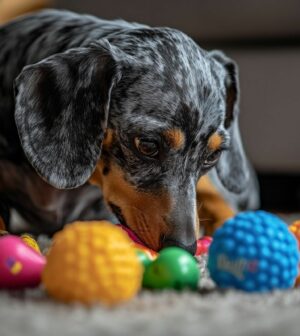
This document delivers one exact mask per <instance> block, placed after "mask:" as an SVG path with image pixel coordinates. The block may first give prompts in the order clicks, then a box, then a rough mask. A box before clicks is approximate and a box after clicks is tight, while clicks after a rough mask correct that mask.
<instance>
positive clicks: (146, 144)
mask: <svg viewBox="0 0 300 336" xmlns="http://www.w3.org/2000/svg"><path fill="white" fill-rule="evenodd" d="M134 144H135V146H136V148H137V150H138V151H139V152H140V153H141V154H143V155H145V156H150V157H155V156H157V155H158V152H159V146H158V143H157V142H156V141H153V140H148V139H143V138H135V139H134Z"/></svg>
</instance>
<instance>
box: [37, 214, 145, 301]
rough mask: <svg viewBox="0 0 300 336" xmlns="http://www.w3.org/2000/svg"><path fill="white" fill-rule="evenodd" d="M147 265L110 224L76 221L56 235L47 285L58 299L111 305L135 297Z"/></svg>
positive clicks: (45, 272)
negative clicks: (144, 266) (143, 264)
mask: <svg viewBox="0 0 300 336" xmlns="http://www.w3.org/2000/svg"><path fill="white" fill-rule="evenodd" d="M142 276H143V266H142V265H141V263H140V261H139V259H138V257H137V255H136V252H135V248H134V247H133V245H132V242H131V240H130V239H129V238H128V236H127V235H126V233H124V232H123V231H122V230H121V229H120V228H118V227H116V226H115V225H113V224H111V223H109V222H106V221H98V222H97V221H93V222H75V223H73V224H69V225H67V226H66V227H65V228H64V229H63V230H62V231H60V232H58V233H57V234H56V235H55V236H54V242H53V246H52V248H51V249H50V250H49V253H48V255H47V264H46V267H45V269H44V272H43V276H42V280H43V284H44V286H45V288H46V290H47V292H48V293H49V295H50V296H52V297H53V298H55V299H58V300H60V301H63V302H76V301H77V302H81V303H84V304H88V305H90V304H93V303H103V304H105V305H108V306H111V305H115V304H118V303H121V302H124V301H127V300H129V299H131V298H132V297H134V296H135V295H136V294H137V292H138V291H139V289H140V287H141V282H142Z"/></svg>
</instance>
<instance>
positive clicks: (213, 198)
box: [197, 175, 235, 235]
mask: <svg viewBox="0 0 300 336" xmlns="http://www.w3.org/2000/svg"><path fill="white" fill-rule="evenodd" d="M197 205H198V215H199V217H200V223H201V225H202V226H203V227H204V230H205V234H206V235H212V234H213V233H214V231H215V230H216V229H217V228H218V227H220V226H221V225H223V223H224V221H225V220H227V219H228V218H231V217H233V216H234V215H235V212H234V210H233V209H232V208H231V206H230V205H229V204H228V203H227V202H226V201H225V200H224V199H223V197H222V196H221V195H220V193H219V192H218V191H217V189H216V188H215V186H214V185H213V184H212V183H211V181H210V179H209V177H208V176H207V175H206V176H203V177H201V179H200V180H199V181H198V184H197Z"/></svg>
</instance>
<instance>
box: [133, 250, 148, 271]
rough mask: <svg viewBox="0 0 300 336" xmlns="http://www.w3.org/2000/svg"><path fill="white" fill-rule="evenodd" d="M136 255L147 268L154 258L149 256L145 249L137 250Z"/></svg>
mask: <svg viewBox="0 0 300 336" xmlns="http://www.w3.org/2000/svg"><path fill="white" fill-rule="evenodd" d="M136 255H137V256H138V259H139V261H140V263H141V264H143V266H144V268H146V267H147V266H149V265H150V264H151V263H152V260H151V259H150V258H149V257H148V255H147V254H146V253H145V252H144V251H141V250H136Z"/></svg>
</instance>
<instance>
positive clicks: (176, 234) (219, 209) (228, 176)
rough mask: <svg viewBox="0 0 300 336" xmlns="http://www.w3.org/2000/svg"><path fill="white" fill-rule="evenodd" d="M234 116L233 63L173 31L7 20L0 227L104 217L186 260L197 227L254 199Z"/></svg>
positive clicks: (38, 16)
mask: <svg viewBox="0 0 300 336" xmlns="http://www.w3.org/2000/svg"><path fill="white" fill-rule="evenodd" d="M238 114H239V83H238V69H237V66H236V64H235V63H234V61H232V60H231V59H230V58H228V57H227V56H225V54H223V53H222V52H220V51H206V50H204V49H202V48H200V47H199V46H198V45H197V44H196V43H195V42H194V41H193V40H192V39H191V38H190V37H188V36H187V35H185V34H184V33H183V32H181V31H178V30H176V29H171V28H165V27H159V28H152V27H149V26H146V25H142V24H137V23H128V22H125V21H122V20H115V21H106V20H102V19H99V18H96V17H93V16H90V15H79V14H76V13H72V12H69V11H59V10H44V11H41V12H37V13H33V14H29V15H27V16H22V17H20V18H17V19H16V20H14V21H12V22H10V23H8V24H6V25H3V26H1V27H0V155H1V159H0V167H1V169H0V195H1V196H0V212H1V213H0V215H1V218H2V222H3V223H5V224H6V226H8V227H9V226H10V224H11V222H12V221H13V218H16V214H17V215H18V216H19V217H20V218H23V219H24V220H25V222H27V223H30V225H32V230H33V231H35V232H45V233H49V234H52V233H54V232H55V231H57V230H59V229H61V228H62V227H63V225H64V224H65V223H69V222H71V221H73V220H78V219H80V220H92V219H109V220H111V221H115V222H116V221H120V222H121V223H123V224H124V225H127V226H128V227H130V228H131V229H132V230H133V231H134V232H135V233H136V234H137V236H138V237H139V238H140V239H141V240H142V241H143V242H144V243H145V244H146V245H148V246H149V247H151V248H152V249H154V250H159V249H160V248H162V247H166V246H179V247H181V248H184V249H186V250H187V251H190V252H191V253H193V252H194V251H195V246H196V240H197V238H198V237H199V235H200V232H201V230H202V228H204V229H205V230H206V231H205V232H209V233H212V232H213V231H214V230H215V229H216V228H217V227H218V226H219V225H220V224H221V223H222V221H223V220H224V219H226V218H227V217H230V216H232V215H233V214H234V213H235V211H240V210H244V209H252V208H256V207H257V206H258V204H259V196H258V185H257V180H256V177H255V173H254V171H253V169H252V167H251V165H250V163H249V161H248V160H247V158H246V155H245V152H244V149H243V145H242V142H241V137H240V132H239V126H238ZM12 213H13V214H15V215H14V216H12ZM206 217H207V218H206ZM205 221H206V223H204V222H205Z"/></svg>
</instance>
